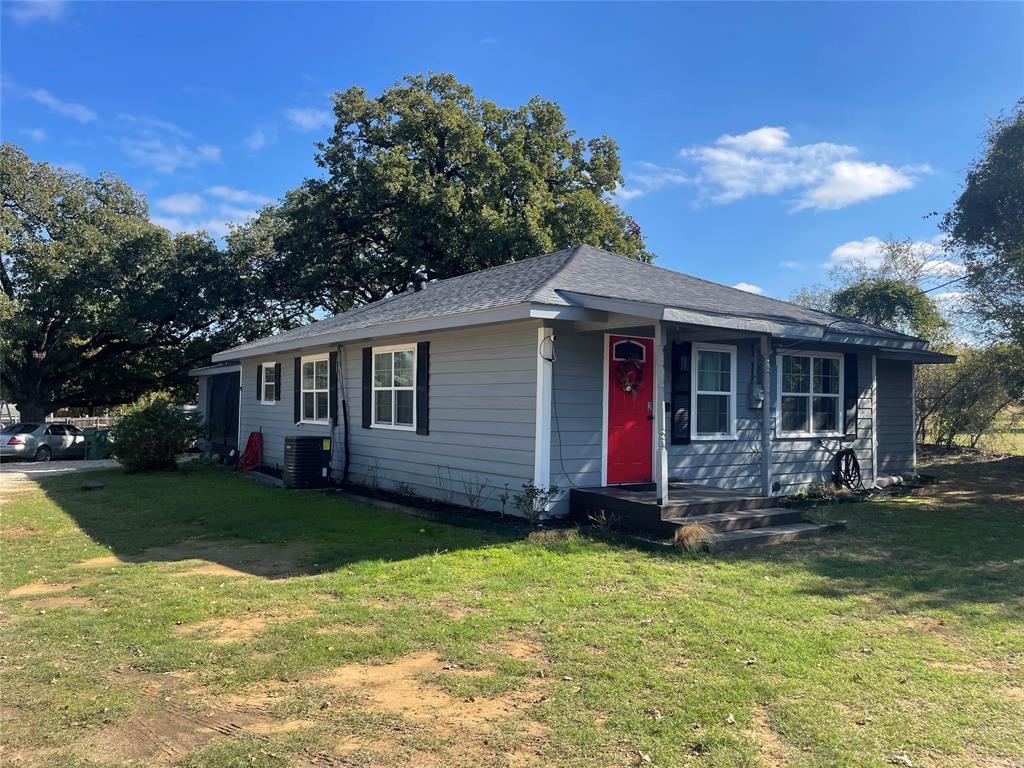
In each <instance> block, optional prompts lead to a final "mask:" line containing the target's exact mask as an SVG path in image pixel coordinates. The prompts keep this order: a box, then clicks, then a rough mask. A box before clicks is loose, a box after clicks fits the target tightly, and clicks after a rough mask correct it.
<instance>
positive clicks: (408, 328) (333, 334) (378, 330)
mask: <svg viewBox="0 0 1024 768" xmlns="http://www.w3.org/2000/svg"><path fill="white" fill-rule="evenodd" d="M531 316H532V315H531V313H530V305H529V304H526V303H521V304H510V305H508V306H505V307H498V308H496V309H483V310H477V311H472V312H456V313H453V314H450V315H438V316H436V317H426V318H421V319H418V320H403V321H401V322H397V323H385V324H382V325H373V326H368V327H364V328H342V329H340V330H327V331H324V332H323V333H316V334H311V335H308V336H299V337H296V338H289V339H282V340H280V341H277V342H274V341H273V339H274V337H273V336H270V337H268V341H267V343H265V344H257V345H256V346H246V345H243V346H240V347H234V348H232V349H226V350H224V351H223V352H217V353H216V354H215V355H213V358H212V359H213V362H215V363H217V362H228V361H234V360H243V359H245V358H250V357H260V356H263V355H267V354H272V353H274V352H286V351H289V350H295V349H304V348H306V347H322V346H328V345H331V344H343V343H346V342H350V341H359V340H361V339H375V338H379V337H385V336H401V335H404V334H411V333H424V332H426V331H438V330H445V329H450V328H461V327H464V326H471V325H486V324H488V323H503V322H509V321H512V320H526V319H529V318H530V317H531Z"/></svg>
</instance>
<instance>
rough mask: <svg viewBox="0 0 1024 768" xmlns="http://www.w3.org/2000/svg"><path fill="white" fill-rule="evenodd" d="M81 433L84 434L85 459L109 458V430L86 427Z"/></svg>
mask: <svg viewBox="0 0 1024 768" xmlns="http://www.w3.org/2000/svg"><path fill="white" fill-rule="evenodd" d="M82 432H83V433H84V434H85V458H87V459H108V458H110V451H111V445H110V430H109V429H108V428H106V427H87V428H85V429H83V430H82Z"/></svg>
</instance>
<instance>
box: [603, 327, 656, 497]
mask: <svg viewBox="0 0 1024 768" xmlns="http://www.w3.org/2000/svg"><path fill="white" fill-rule="evenodd" d="M605 386H607V387H608V483H609V485H612V484H615V483H647V482H650V480H651V462H652V457H653V452H654V449H653V437H654V418H653V415H654V411H653V410H652V406H653V403H654V340H653V339H645V338H638V337H636V336H609V337H608V381H606V382H605Z"/></svg>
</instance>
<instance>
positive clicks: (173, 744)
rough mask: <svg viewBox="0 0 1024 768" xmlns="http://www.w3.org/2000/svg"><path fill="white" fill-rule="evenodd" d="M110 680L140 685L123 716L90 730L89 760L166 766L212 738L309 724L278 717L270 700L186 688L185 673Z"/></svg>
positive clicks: (85, 748)
mask: <svg viewBox="0 0 1024 768" xmlns="http://www.w3.org/2000/svg"><path fill="white" fill-rule="evenodd" d="M113 677H114V682H115V684H120V685H126V684H127V685H131V684H135V685H139V686H140V688H141V692H142V694H143V700H142V702H141V703H140V706H139V707H138V709H137V710H136V712H135V714H133V715H132V716H131V717H130V718H128V719H127V720H124V721H122V722H119V723H117V724H115V725H112V726H110V727H108V728H105V729H103V730H101V731H99V732H96V733H93V734H90V735H89V736H87V737H86V738H85V739H83V741H82V742H81V749H80V751H81V752H82V753H83V754H84V756H85V757H86V758H88V759H92V760H97V761H101V762H104V763H107V762H125V763H135V764H139V765H168V764H171V763H174V762H177V761H178V760H180V759H181V758H182V757H183V756H185V755H187V754H188V753H189V752H192V751H193V750H196V749H198V748H200V747H202V746H204V745H205V744H208V743H209V742H211V741H213V740H214V739H217V738H220V737H223V736H228V737H231V736H240V735H245V734H248V735H251V736H254V737H256V738H258V739H260V740H262V741H267V740H268V738H269V736H271V735H274V734H279V733H286V732H289V731H294V730H297V729H300V728H304V727H307V726H309V725H311V722H310V721H307V720H300V719H288V718H281V717H278V716H276V715H275V714H274V712H273V711H272V709H271V703H272V702H273V699H271V698H268V697H267V696H265V695H264V696H262V697H259V698H257V697H254V696H250V697H245V698H240V697H231V696H212V697H211V696H204V695H203V692H202V690H197V689H195V688H190V687H189V683H190V680H189V676H188V675H185V674H167V675H157V674H149V673H144V672H138V671H135V670H130V669H127V670H122V671H119V672H117V673H115V674H114V676H113Z"/></svg>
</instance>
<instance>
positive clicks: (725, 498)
mask: <svg viewBox="0 0 1024 768" xmlns="http://www.w3.org/2000/svg"><path fill="white" fill-rule="evenodd" d="M778 503H779V500H778V499H776V498H773V497H771V496H733V495H729V494H723V493H714V494H711V493H709V494H694V493H692V492H691V493H689V494H687V496H686V497H685V498H683V499H680V500H678V501H673V500H672V496H671V495H669V500H668V503H667V504H663V505H662V506H661V519H662V520H674V519H676V518H681V517H705V516H707V515H719V514H726V513H730V512H748V511H751V510H755V509H770V508H774V507H775V505H776V504H778Z"/></svg>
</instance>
